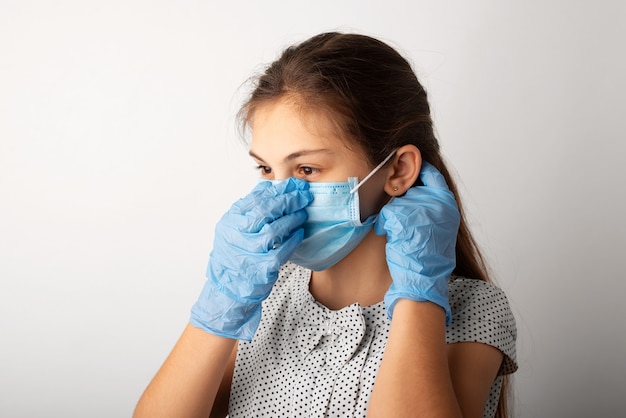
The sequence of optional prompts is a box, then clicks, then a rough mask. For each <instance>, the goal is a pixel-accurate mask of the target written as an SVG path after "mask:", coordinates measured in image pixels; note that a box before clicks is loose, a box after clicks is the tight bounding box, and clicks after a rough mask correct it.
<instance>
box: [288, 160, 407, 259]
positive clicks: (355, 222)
mask: <svg viewBox="0 0 626 418" xmlns="http://www.w3.org/2000/svg"><path fill="white" fill-rule="evenodd" d="M395 152H396V151H395V150H394V151H393V152H392V153H391V154H389V155H388V156H387V158H385V160H384V161H383V162H382V163H380V164H379V165H378V166H376V168H374V169H373V170H372V171H371V172H370V173H369V174H368V175H367V176H365V178H364V179H363V180H362V181H361V182H360V183H358V179H357V177H349V178H348V181H347V182H337V183H326V182H317V183H316V182H313V183H309V186H310V187H309V191H310V192H311V194H312V195H313V202H311V204H310V205H309V206H307V207H306V208H305V210H306V212H307V215H308V218H307V220H306V222H305V223H304V225H303V228H304V240H303V241H302V243H301V244H300V246H299V247H298V248H296V250H295V251H294V253H293V254H292V255H291V258H290V259H289V260H290V261H292V262H293V263H295V264H298V265H300V266H303V267H306V268H308V269H311V270H313V271H321V270H326V269H327V268H329V267H332V266H333V265H335V264H336V263H338V262H339V261H341V260H342V259H343V258H344V257H345V256H347V255H348V254H350V252H352V250H354V249H355V248H356V247H357V245H359V244H360V243H361V241H362V240H363V238H365V236H366V235H367V233H368V232H369V231H370V229H371V228H372V225H373V224H374V221H375V220H376V217H377V216H378V215H371V216H370V217H368V218H367V219H366V220H364V221H361V213H360V208H359V192H358V189H359V188H360V187H361V186H362V185H363V184H364V183H365V182H366V181H367V180H369V179H370V178H371V177H372V176H373V175H374V174H375V173H376V172H377V171H378V170H380V168H381V167H382V166H383V165H385V163H386V162H387V161H389V159H390V158H391V157H392V156H393V155H394V154H395Z"/></svg>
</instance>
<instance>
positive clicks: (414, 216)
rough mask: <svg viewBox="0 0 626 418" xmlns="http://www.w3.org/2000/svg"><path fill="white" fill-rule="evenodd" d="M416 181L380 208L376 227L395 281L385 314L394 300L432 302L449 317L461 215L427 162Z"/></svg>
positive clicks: (439, 177)
mask: <svg viewBox="0 0 626 418" xmlns="http://www.w3.org/2000/svg"><path fill="white" fill-rule="evenodd" d="M420 180H421V181H422V183H423V184H424V186H416V187H412V188H410V189H409V190H407V192H406V193H405V194H404V195H403V196H401V197H396V198H394V199H392V200H391V202H389V203H387V204H386V205H385V206H383V208H382V210H381V212H380V214H379V216H378V219H377V220H376V223H375V225H374V230H375V232H376V233H377V234H378V235H387V244H386V247H385V249H386V253H387V264H388V265H389V272H390V273H391V278H392V279H393V282H392V284H391V287H390V288H389V290H388V291H387V293H386V294H385V307H386V309H387V315H388V316H389V318H390V319H391V318H392V315H393V309H394V307H395V304H396V302H397V301H398V299H401V298H405V299H411V300H415V301H420V302H425V301H430V302H434V303H436V304H437V305H439V306H441V307H442V308H443V309H444V310H445V312H446V323H449V322H450V320H451V318H452V315H451V312H450V304H449V302H448V278H449V277H450V274H451V273H452V270H454V267H455V265H456V255H455V247H456V236H457V232H458V229H459V222H460V215H459V210H458V207H457V205H456V200H455V199H454V195H453V194H452V192H451V191H450V190H449V189H448V186H447V185H446V181H445V179H444V178H443V176H442V175H441V173H440V172H439V171H437V169H436V168H435V167H433V166H432V165H431V164H429V163H427V162H423V164H422V169H421V171H420Z"/></svg>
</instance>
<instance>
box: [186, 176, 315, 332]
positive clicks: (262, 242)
mask: <svg viewBox="0 0 626 418" xmlns="http://www.w3.org/2000/svg"><path fill="white" fill-rule="evenodd" d="M308 188H309V184H308V183H307V182H306V181H304V180H299V179H295V178H290V179H288V180H286V181H283V182H280V183H275V184H272V183H271V182H269V181H263V182H260V183H259V184H258V185H257V186H256V187H255V188H254V189H253V190H252V192H251V193H250V194H249V195H248V196H246V197H244V198H242V199H240V200H239V201H237V202H236V203H235V204H234V205H233V206H232V207H231V209H230V210H229V211H228V212H227V213H226V214H225V215H224V216H223V217H222V219H221V220H220V221H219V222H218V224H217V226H216V228H215V241H214V244H213V251H212V252H211V256H210V259H209V265H208V268H207V273H206V275H207V281H206V283H205V285H204V287H203V289H202V292H201V294H200V297H199V298H198V301H197V302H196V303H195V305H194V306H193V308H192V310H191V319H190V322H191V324H192V325H193V326H195V327H198V328H201V329H203V330H205V331H207V332H210V333H212V334H216V335H220V336H222V337H227V338H234V339H239V340H247V341H250V340H251V339H252V337H253V336H254V333H255V332H256V329H257V327H258V326H259V322H260V320H261V302H262V301H263V300H264V299H265V298H266V297H267V296H268V295H269V294H270V292H271V290H272V286H273V285H274V283H275V282H276V280H277V279H278V271H279V269H280V266H281V265H282V264H284V263H285V262H286V261H287V260H288V259H289V257H290V256H291V253H292V252H293V251H294V250H295V249H296V247H297V246H298V245H300V243H301V242H302V238H303V236H304V231H303V229H302V224H303V223H304V221H305V220H306V218H307V215H306V212H305V211H304V208H305V207H306V206H307V205H308V204H309V203H310V202H311V201H312V200H313V197H312V195H311V193H310V192H309V191H308Z"/></svg>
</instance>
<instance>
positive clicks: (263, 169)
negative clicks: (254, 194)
mask: <svg viewBox="0 0 626 418" xmlns="http://www.w3.org/2000/svg"><path fill="white" fill-rule="evenodd" d="M256 169H257V170H259V171H260V172H261V175H262V176H268V175H270V174H272V167H268V166H266V165H261V164H259V165H258V166H257V167H256Z"/></svg>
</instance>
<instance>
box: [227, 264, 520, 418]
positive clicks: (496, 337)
mask: <svg viewBox="0 0 626 418" xmlns="http://www.w3.org/2000/svg"><path fill="white" fill-rule="evenodd" d="M309 279H310V271H309V270H307V269H304V268H302V267H299V266H296V265H294V264H291V263H287V264H286V265H284V266H283V268H282V269H281V272H280V277H279V279H278V281H277V283H276V284H275V285H274V288H273V290H272V293H271V295H270V296H269V298H268V299H267V300H266V301H265V302H264V303H263V317H262V319H261V324H260V326H259V329H258V330H257V332H256V334H255V336H254V339H253V340H252V341H251V342H249V343H248V342H240V343H239V348H238V353H237V361H236V365H235V374H234V377H233V382H232V386H231V394H230V404H229V417H231V418H236V417H345V416H355V417H364V416H365V415H366V414H367V405H368V402H369V397H370V394H371V393H372V389H373V386H374V381H375V380H376V375H377V373H378V369H379V367H380V363H381V361H382V358H383V354H384V351H385V346H386V343H387V338H388V336H389V326H390V322H389V320H388V319H387V313H386V311H385V307H384V303H383V302H380V303H378V304H375V305H372V306H366V307H363V306H360V305H359V304H354V305H350V306H346V307H345V308H343V309H340V310H336V311H333V310H330V309H328V308H326V307H325V306H323V305H321V304H319V303H317V302H316V301H315V299H314V298H313V296H312V295H311V294H310V293H309V290H308V286H309ZM473 282H475V281H474V280H468V279H461V278H453V279H451V281H450V296H451V304H453V306H452V312H453V316H454V318H455V322H456V321H459V322H462V321H465V320H466V318H467V324H466V325H465V327H464V326H463V324H462V323H459V324H455V322H453V328H449V330H448V335H447V337H448V342H459V341H474V339H475V338H480V341H481V342H485V341H486V340H489V341H493V342H492V343H491V345H495V346H496V347H498V348H500V349H501V350H502V351H503V352H504V353H505V355H506V357H507V359H508V363H507V362H505V363H507V366H505V365H504V363H503V367H502V368H501V370H500V373H501V374H505V373H510V372H512V371H514V369H515V367H516V366H515V340H514V338H515V333H514V330H515V324H514V321H513V322H506V320H508V319H509V317H510V320H512V315H511V314H510V310H509V308H508V304H507V303H506V298H505V297H504V294H503V293H502V292H501V291H499V290H497V289H496V288H494V287H493V286H491V285H489V284H487V283H484V282H480V283H484V285H485V286H484V287H480V286H475V285H474V283H473ZM464 283H465V285H466V286H467V287H463V286H464ZM494 289H495V290H494ZM455 292H459V293H463V294H461V295H459V294H457V293H455ZM472 292H478V293H477V294H476V295H472ZM492 293H493V296H490V295H491V294H492ZM453 298H454V299H453ZM498 298H503V299H498ZM494 303H495V304H497V305H498V306H500V308H496V307H495V306H493V305H494ZM474 305H476V306H474ZM455 306H456V307H457V309H459V311H457V312H455ZM505 311H506V312H505ZM507 312H508V315H507ZM485 313H487V314H489V315H492V316H493V318H492V317H487V318H485V317H483V315H484V314H485ZM494 315H495V316H494ZM503 321H504V322H503ZM491 322H493V323H494V324H500V322H502V324H500V325H499V326H498V327H495V328H492V327H489V326H487V327H485V326H483V327H482V328H475V325H476V324H478V323H480V325H485V323H489V324H490V323H491ZM455 325H458V326H457V327H456V328H454V326H455ZM507 326H508V328H506V327H507ZM511 327H512V328H511ZM493 329H495V330H496V331H497V332H498V333H496V334H491V333H492V332H493ZM504 329H508V330H513V333H511V332H509V334H508V336H509V338H510V340H506V338H505V334H504V331H503V330H504ZM450 330H452V331H453V332H452V334H451V332H450ZM500 332H502V334H500ZM475 334H479V337H477V336H476V335H475ZM487 343H488V344H489V342H487ZM504 349H507V350H509V351H508V352H507V351H505V350H504ZM511 350H512V351H511ZM491 391H492V393H491V395H490V399H491V397H492V396H493V397H495V400H496V403H497V399H498V395H499V391H500V386H498V382H496V383H494V386H493V387H492V389H491ZM485 413H486V414H487V409H486V410H485ZM492 415H493V414H491V415H485V416H492Z"/></svg>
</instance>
